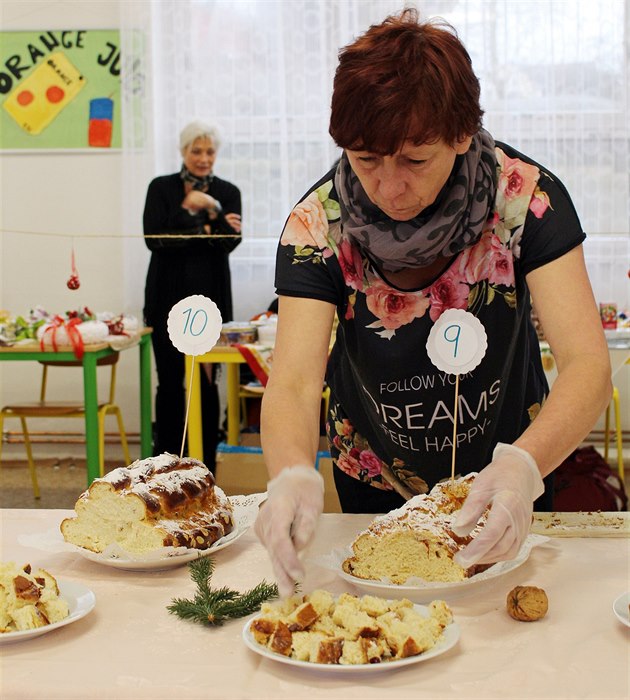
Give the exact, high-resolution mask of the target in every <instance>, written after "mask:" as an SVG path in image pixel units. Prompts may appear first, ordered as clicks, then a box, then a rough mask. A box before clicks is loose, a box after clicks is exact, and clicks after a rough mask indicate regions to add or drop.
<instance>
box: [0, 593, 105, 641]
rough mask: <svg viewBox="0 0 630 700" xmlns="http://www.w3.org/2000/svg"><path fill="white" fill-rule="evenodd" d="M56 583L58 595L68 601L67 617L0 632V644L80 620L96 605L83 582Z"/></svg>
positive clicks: (92, 595)
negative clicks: (28, 628)
mask: <svg viewBox="0 0 630 700" xmlns="http://www.w3.org/2000/svg"><path fill="white" fill-rule="evenodd" d="M57 585H58V586H59V596H60V597H61V598H63V599H64V600H65V601H66V602H67V603H68V608H69V610H70V614H69V615H68V617H66V618H64V619H63V620H59V622H53V623H52V624H51V625H44V626H43V627H36V628H35V629H32V630H23V631H20V632H4V633H2V634H0V646H1V645H4V644H13V643H14V642H23V641H26V640H27V639H33V637H39V636H41V635H42V634H47V633H48V632H52V631H53V630H56V629H59V627H65V626H66V625H70V624H72V623H73V622H76V621H77V620H80V619H81V618H82V617H85V616H86V615H87V614H88V613H89V612H90V611H91V610H92V609H93V608H94V606H95V605H96V597H95V595H94V593H92V591H91V590H90V589H89V588H86V587H85V586H84V585H83V584H81V583H75V582H73V581H57Z"/></svg>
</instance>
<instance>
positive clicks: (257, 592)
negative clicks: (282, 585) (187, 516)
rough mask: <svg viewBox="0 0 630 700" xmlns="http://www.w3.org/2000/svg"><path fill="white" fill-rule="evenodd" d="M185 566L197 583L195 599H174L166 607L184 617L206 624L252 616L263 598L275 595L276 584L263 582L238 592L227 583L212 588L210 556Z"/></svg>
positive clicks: (212, 565)
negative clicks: (226, 584)
mask: <svg viewBox="0 0 630 700" xmlns="http://www.w3.org/2000/svg"><path fill="white" fill-rule="evenodd" d="M188 568H189V570H190V577H191V578H192V580H193V581H194V582H195V583H196V584H197V591H196V593H195V596H194V598H193V599H192V600H190V599H188V598H173V600H172V601H171V604H170V605H169V606H167V610H168V611H169V612H170V613H172V614H173V615H177V616H178V617H181V618H182V619H183V620H190V621H192V622H199V623H200V624H202V625H207V626H210V625H222V624H223V623H224V622H225V621H226V620H229V619H234V618H238V617H245V616H246V615H251V614H252V613H254V612H256V611H257V610H259V609H260V606H261V604H262V603H264V602H265V601H266V600H270V599H271V598H277V597H278V586H277V585H276V584H275V583H273V584H272V583H267V582H266V581H261V582H260V583H259V584H258V585H257V586H254V588H252V589H251V590H249V591H246V592H245V593H239V592H238V591H235V590H232V589H230V588H228V587H227V586H224V587H223V588H215V589H213V588H211V586H210V579H211V578H212V574H213V573H214V562H213V561H212V559H211V558H210V557H201V558H200V559H195V560H194V561H191V562H190V563H189V564H188Z"/></svg>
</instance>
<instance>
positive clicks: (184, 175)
mask: <svg viewBox="0 0 630 700" xmlns="http://www.w3.org/2000/svg"><path fill="white" fill-rule="evenodd" d="M179 176H180V177H181V179H182V180H183V181H184V182H189V183H190V184H191V185H192V188H193V190H199V191H200V192H207V191H208V189H209V187H210V183H211V182H212V178H213V175H206V176H205V177H197V176H196V175H193V174H192V173H191V172H190V170H188V168H187V167H186V166H185V165H182V169H181V170H180V172H179Z"/></svg>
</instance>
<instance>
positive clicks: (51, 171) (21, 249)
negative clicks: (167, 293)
mask: <svg viewBox="0 0 630 700" xmlns="http://www.w3.org/2000/svg"><path fill="white" fill-rule="evenodd" d="M0 12H1V13H2V15H1V24H2V29H3V30H28V29H112V28H114V29H115V28H117V27H118V26H119V3H118V2H108V1H103V2H101V1H98V0H97V1H94V0H91V1H90V2H81V3H79V2H50V1H48V2H33V1H30V0H3V2H2V4H1V5H0ZM0 192H1V202H0V204H1V206H0V226H1V228H2V231H3V233H2V236H1V239H0V271H1V274H0V308H3V309H7V310H9V311H10V312H11V313H13V314H18V313H26V312H28V311H29V309H31V308H33V307H34V306H36V305H41V306H44V308H46V309H47V310H48V311H50V312H64V311H66V310H68V309H74V308H78V307H82V306H88V307H89V308H90V309H92V310H95V311H105V310H107V311H112V312H114V313H120V312H123V311H124V312H126V313H131V314H133V315H136V316H138V317H139V316H140V313H141V308H140V306H141V296H140V295H139V294H138V293H135V294H134V295H133V296H132V295H130V294H129V293H128V290H129V288H130V287H131V288H133V286H134V285H133V283H132V284H130V282H129V280H128V279H126V278H127V277H128V276H130V275H133V276H135V277H136V278H138V277H140V278H141V279H142V280H143V279H144V276H145V273H146V267H145V268H144V269H141V270H140V269H136V270H133V271H130V270H126V268H125V264H124V249H125V245H128V243H126V242H125V240H124V239H123V238H121V237H120V233H121V232H122V231H123V230H124V229H123V222H122V201H123V197H122V196H121V195H122V156H121V155H120V153H119V152H107V151H101V152H98V153H94V154H92V153H18V154H13V153H4V154H2V157H1V159H0ZM28 232H38V233H40V234H41V233H57V234H59V233H62V234H74V235H75V236H76V238H74V239H73V238H70V237H58V236H51V235H48V236H46V235H33V234H31V233H28ZM140 233H141V224H140V221H138V234H139V235H140ZM73 245H74V250H75V254H76V263H77V267H78V271H79V277H80V280H81V287H80V289H79V290H77V291H70V290H69V289H68V288H67V287H66V281H67V279H68V277H69V275H70V271H71V252H72V247H73ZM146 259H147V260H148V255H147V256H146ZM138 286H139V287H140V288H141V286H142V285H141V284H140V285H138V284H136V285H135V287H136V289H137V288H138ZM64 374H65V373H64ZM73 374H76V377H75V378H73V379H71V380H68V379H67V378H64V380H63V386H61V387H59V388H60V389H61V390H62V391H64V393H66V394H67V395H70V394H71V393H73V392H77V391H78V395H79V396H80V395H81V386H82V385H81V373H80V372H79V371H77V372H76V373H73ZM137 375H138V360H137V352H134V351H129V352H126V353H123V355H122V359H121V366H120V370H119V376H120V380H119V385H118V399H119V403H120V404H122V405H123V407H124V414H125V418H126V423H127V427H128V430H130V431H137V430H138V423H139V421H138V410H137V405H138V399H137V396H138V381H137ZM36 378H37V379H38V378H39V368H38V367H37V366H36V365H34V364H33V363H26V362H25V363H21V362H20V363H11V364H8V363H0V402H2V403H3V404H5V403H9V402H11V401H14V400H17V399H21V400H24V398H25V396H26V395H32V394H33V393H34V392H36V386H37V384H36V382H35V379H36ZM52 388H53V389H54V388H55V387H54V383H53V386H52ZM56 425H58V424H56ZM71 425H72V427H73V428H74V429H75V430H76V429H77V428H78V427H79V425H78V423H77V422H76V421H74V422H73V423H72V424H71ZM14 427H15V426H12V425H7V429H12V428H14Z"/></svg>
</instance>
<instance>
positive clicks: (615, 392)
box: [613, 387, 624, 481]
mask: <svg viewBox="0 0 630 700" xmlns="http://www.w3.org/2000/svg"><path fill="white" fill-rule="evenodd" d="M613 407H614V409H615V433H616V437H617V471H618V472H619V478H620V479H621V480H622V481H623V480H624V468H623V440H622V433H621V406H620V401H619V391H618V390H617V387H615V388H614V389H613Z"/></svg>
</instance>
